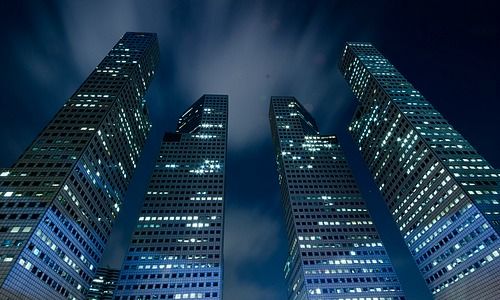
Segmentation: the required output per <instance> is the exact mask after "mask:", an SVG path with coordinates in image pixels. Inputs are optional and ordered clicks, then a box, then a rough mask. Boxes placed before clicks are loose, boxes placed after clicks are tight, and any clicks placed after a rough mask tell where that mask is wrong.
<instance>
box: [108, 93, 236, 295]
mask: <svg viewBox="0 0 500 300" xmlns="http://www.w3.org/2000/svg"><path fill="white" fill-rule="evenodd" d="M227 110H228V97H227V96H224V95H204V96H202V97H201V98H200V99H199V100H198V101H196V102H195V103H194V104H193V105H192V106H191V107H190V108H189V109H188V110H187V111H186V112H185V113H184V114H183V115H182V116H181V118H180V119H179V123H178V125H177V131H176V132H175V133H166V134H165V136H164V139H163V143H162V145H161V149H160V154H159V156H158V159H157V160H156V165H155V168H154V170H153V173H152V175H151V179H150V183H149V187H148V190H147V193H146V196H145V200H144V206H143V208H142V211H141V213H140V216H139V220H138V222H137V227H136V230H135V232H134V233H133V235H132V240H131V243H130V247H129V251H128V254H127V256H126V258H125V261H124V263H123V267H122V270H121V274H120V279H119V282H118V287H117V289H116V291H115V294H114V295H115V299H117V300H118V299H122V300H125V299H127V300H132V299H134V300H143V299H212V300H213V299H222V271H223V270H222V269H223V268H222V263H223V260H222V259H223V231H224V170H225V164H226V140H227V112H228V111H227Z"/></svg>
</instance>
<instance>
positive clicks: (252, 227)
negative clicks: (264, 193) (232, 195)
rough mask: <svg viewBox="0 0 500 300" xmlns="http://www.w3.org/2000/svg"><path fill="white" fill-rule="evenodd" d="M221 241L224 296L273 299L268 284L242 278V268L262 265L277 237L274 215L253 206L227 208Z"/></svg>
mask: <svg viewBox="0 0 500 300" xmlns="http://www.w3.org/2000/svg"><path fill="white" fill-rule="evenodd" d="M225 227H226V228H225V233H224V234H225V245H224V267H225V271H224V284H225V285H224V288H225V289H224V296H225V297H226V298H227V299H240V300H246V299H249V300H250V299H262V300H266V299H276V295H277V292H276V291H275V290H273V289H272V288H269V287H268V285H264V284H262V283H259V282H258V281H256V280H254V279H248V278H245V276H244V274H245V270H244V269H245V268H248V267H249V266H251V265H265V263H266V262H268V261H269V259H271V258H272V256H273V254H274V253H275V251H277V245H278V243H279V239H280V234H279V233H280V232H279V229H280V226H279V224H278V221H277V220H276V218H273V217H271V216H270V215H269V214H266V213H265V212H264V211H261V210H256V209H242V208H233V209H229V210H228V211H227V215H226V223H225Z"/></svg>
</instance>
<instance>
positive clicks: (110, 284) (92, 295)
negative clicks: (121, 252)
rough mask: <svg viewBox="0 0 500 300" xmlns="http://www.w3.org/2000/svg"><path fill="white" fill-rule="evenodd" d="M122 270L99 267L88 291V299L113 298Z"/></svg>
mask: <svg viewBox="0 0 500 300" xmlns="http://www.w3.org/2000/svg"><path fill="white" fill-rule="evenodd" d="M118 275H120V270H116V269H111V268H98V269H97V271H96V272H95V277H94V280H92V284H91V285H90V289H89V292H88V293H87V300H111V299H113V292H114V290H115V288H116V282H117V281H118Z"/></svg>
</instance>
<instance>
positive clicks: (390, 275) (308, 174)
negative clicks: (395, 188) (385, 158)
mask: <svg viewBox="0 0 500 300" xmlns="http://www.w3.org/2000/svg"><path fill="white" fill-rule="evenodd" d="M269 118H270V121H271V130H272V135H273V141H274V145H275V149H276V161H277V164H278V173H279V176H278V177H279V183H280V186H281V196H282V202H283V208H284V212H285V220H286V229H287V233H288V247H289V249H288V251H289V258H288V261H287V263H286V266H285V277H286V281H287V285H288V299H289V300H306V299H307V300H312V299H404V294H403V292H402V290H401V287H400V284H399V280H398V278H397V276H396V274H395V272H394V269H393V267H392V264H391V262H390V260H389V257H388V256H387V253H386V250H385V248H384V246H383V245H382V242H381V240H380V238H379V235H378V233H377V230H376V228H375V226H374V225H373V223H372V220H371V218H370V215H369V213H368V211H367V209H366V204H365V201H364V199H363V198H362V197H361V194H360V192H359V190H358V187H357V185H356V182H355V181H354V178H353V175H352V172H351V170H350V169H349V166H348V165H347V161H346V159H345V158H344V154H343V152H342V149H341V148H340V146H339V144H338V142H337V138H336V137H335V136H331V135H321V134H319V132H318V128H317V127H316V123H315V121H314V119H313V118H312V117H311V115H309V113H308V112H307V111H306V110H305V109H304V107H303V106H302V105H301V104H300V103H299V102H298V101H297V100H296V99H295V98H293V97H272V98H271V107H270V109H269Z"/></svg>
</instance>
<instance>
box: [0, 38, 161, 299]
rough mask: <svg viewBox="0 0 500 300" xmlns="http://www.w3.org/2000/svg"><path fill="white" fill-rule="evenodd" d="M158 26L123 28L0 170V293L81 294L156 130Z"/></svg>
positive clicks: (33, 295)
mask: <svg viewBox="0 0 500 300" xmlns="http://www.w3.org/2000/svg"><path fill="white" fill-rule="evenodd" d="M158 59H159V49H158V41H157V38H156V34H152V33H126V34H125V35H124V36H123V37H122V38H121V39H120V40H119V41H118V43H117V44H116V45H115V46H114V47H113V48H112V49H111V51H110V52H109V53H108V54H107V55H106V57H105V58H104V59H103V60H102V61H101V63H99V65H98V66H97V67H96V68H95V69H94V70H93V71H92V73H91V74H90V75H89V77H88V78H87V79H86V80H85V81H84V82H83V84H82V85H81V86H80V87H79V88H78V90H77V91H76V92H75V93H74V94H73V95H72V96H71V97H70V98H69V99H68V100H67V101H66V103H65V104H64V106H63V107H62V108H61V109H60V110H59V112H57V114H56V115H55V117H54V118H53V119H52V120H51V121H50V122H49V124H48V125H47V126H46V127H45V129H43V130H42V132H41V133H40V134H39V135H38V137H36V139H35V140H34V142H33V143H32V144H31V145H30V146H29V147H28V148H27V149H26V151H25V152H24V153H23V154H22V155H21V157H20V158H19V159H18V160H17V161H16V162H15V163H14V165H13V166H12V167H11V168H9V169H2V170H0V243H1V244H0V285H1V288H0V298H2V299H83V297H84V295H85V293H86V291H87V290H88V288H89V286H90V282H91V281H92V278H93V277H94V273H95V271H96V266H97V265H98V264H99V261H100V259H101V256H102V253H103V251H104V247H105V245H106V242H107V239H108V237H109V235H110V233H111V228H112V226H113V222H114V219H115V218H116V216H117V214H118V211H119V209H120V206H121V203H122V199H123V197H124V194H125V191H126V189H127V186H128V184H129V182H130V178H131V176H132V174H133V173H134V169H135V167H136V163H137V161H138V159H139V155H140V153H141V150H142V148H143V145H144V143H145V140H146V136H147V134H148V132H149V129H150V122H149V118H148V113H147V109H146V103H145V101H144V94H145V92H146V90H147V88H148V86H149V84H150V82H151V79H152V78H153V74H154V70H155V68H156V66H157V65H158Z"/></svg>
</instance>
